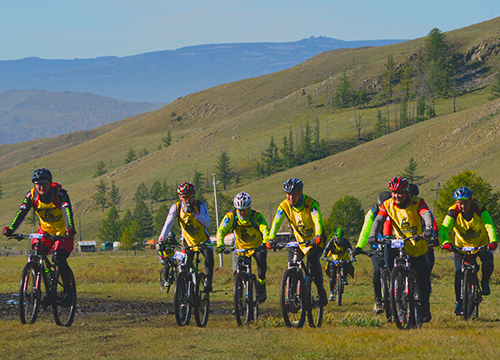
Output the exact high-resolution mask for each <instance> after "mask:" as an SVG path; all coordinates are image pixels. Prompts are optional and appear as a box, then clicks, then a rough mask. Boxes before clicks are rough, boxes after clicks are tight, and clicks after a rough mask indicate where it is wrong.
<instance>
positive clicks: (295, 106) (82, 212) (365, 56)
mask: <svg viewBox="0 0 500 360" xmlns="http://www.w3.org/2000/svg"><path fill="white" fill-rule="evenodd" d="M499 28H500V19H494V20H492V21H488V22H485V23H481V24H477V25H474V26H471V27H468V28H465V29H460V30H456V31H454V32H452V33H448V34H447V35H448V37H449V38H452V39H455V41H456V43H457V44H459V45H460V47H461V49H462V52H463V53H464V54H467V53H468V52H469V51H474V53H476V52H477V51H483V50H478V49H485V48H487V46H484V45H485V44H492V43H494V42H492V41H490V40H489V39H491V38H492V36H495V34H497V35H496V36H497V37H498V29H499ZM423 42H424V39H416V40H412V41H408V42H405V43H401V44H396V45H391V46H386V47H381V48H359V49H352V50H350V49H341V50H334V51H329V52H325V53H322V54H320V55H318V56H316V57H314V58H312V59H310V60H308V61H306V62H304V63H302V64H300V65H297V66H295V67H293V68H291V69H288V70H284V71H280V72H277V73H273V74H270V75H266V76H261V77H257V78H252V79H246V80H242V81H238V82H235V83H231V84H225V85H220V86H217V87H214V88H210V89H208V90H205V91H201V92H198V93H194V94H191V95H188V96H186V97H183V98H180V99H178V100H176V101H174V102H172V103H171V104H168V105H167V106H165V107H164V108H162V109H160V110H158V111H155V112H153V113H148V114H144V115H143V116H141V117H138V118H136V119H134V120H132V121H127V122H124V123H121V124H120V125H119V126H116V127H114V128H112V129H110V128H109V129H108V130H109V131H103V132H102V133H101V134H99V135H97V134H96V136H95V137H93V138H92V139H89V140H87V141H84V142H81V143H78V144H76V143H75V146H68V147H66V148H65V150H64V151H56V149H54V148H53V150H52V152H51V153H50V154H48V155H46V156H41V157H38V158H32V159H26V160H27V161H26V162H25V163H23V164H20V165H18V166H15V167H11V168H7V167H8V165H7V162H4V161H3V157H5V156H11V155H12V154H13V151H14V148H13V147H11V148H9V149H6V148H4V147H0V151H2V154H3V156H2V158H0V163H2V164H5V166H6V167H5V168H4V170H3V171H2V172H1V173H0V182H1V183H2V186H3V192H4V196H3V198H2V201H3V203H4V206H3V207H2V210H1V211H0V220H1V221H3V223H5V224H7V223H8V222H9V221H10V220H11V218H12V215H13V214H14V212H15V210H16V209H17V207H18V206H19V203H20V201H21V199H22V196H23V194H24V192H25V191H27V190H28V189H29V188H30V185H31V184H30V174H31V172H32V170H33V169H35V168H36V167H40V166H44V167H47V168H49V169H51V170H52V172H53V174H54V176H55V178H54V180H55V181H58V182H61V183H62V184H63V185H64V187H65V188H66V189H67V190H68V191H69V193H70V195H71V198H72V201H73V203H74V208H75V213H76V214H77V219H78V221H80V220H81V227H82V235H83V239H95V237H96V231H97V227H98V226H99V224H100V221H101V219H102V218H103V213H101V212H100V211H98V210H96V209H95V204H93V202H92V200H91V196H92V194H93V193H94V192H95V189H94V186H95V185H96V184H97V182H98V181H99V180H100V179H104V180H105V181H107V182H108V183H110V181H111V180H114V181H115V183H116V185H117V186H118V187H119V189H120V192H121V195H122V205H121V214H122V215H123V211H125V210H127V209H132V208H133V206H134V203H133V200H132V199H133V196H134V193H135V191H136V189H137V187H138V185H139V184H140V183H141V182H144V183H145V184H146V186H147V187H148V188H150V187H151V184H152V183H153V182H154V181H155V180H159V181H160V182H163V180H164V179H166V181H167V183H168V184H176V183H179V182H182V181H186V180H191V179H192V177H193V174H194V172H195V171H199V172H201V173H203V174H204V176H205V178H207V188H206V191H208V192H210V191H211V185H210V182H211V179H212V176H211V174H212V173H214V172H215V164H216V162H217V157H218V155H219V154H220V151H221V150H222V149H226V150H227V151H228V154H229V156H230V157H231V159H232V161H233V164H234V165H235V168H236V170H237V171H239V172H240V174H241V184H240V185H239V186H236V185H232V186H230V187H229V189H228V190H227V191H226V194H228V195H230V196H233V195H234V194H235V193H237V192H238V191H241V190H245V191H248V192H249V193H250V194H251V195H252V199H253V206H254V207H255V208H256V209H259V210H260V211H262V212H263V214H265V216H266V217H267V218H268V220H270V218H271V216H272V215H271V213H272V212H274V211H275V209H276V206H277V205H278V203H279V201H281V200H282V199H283V194H282V190H281V185H282V183H283V181H284V180H286V179H287V178H288V177H291V176H297V177H300V178H302V179H303V180H304V182H305V192H306V193H307V194H309V195H311V196H313V197H315V198H317V199H318V200H319V201H320V204H321V206H322V209H323V216H324V217H327V216H328V215H329V213H330V209H331V206H332V204H333V203H334V202H335V201H336V200H338V199H339V197H341V196H344V195H346V194H349V195H352V196H355V197H357V198H359V199H360V200H361V201H362V203H363V206H364V207H365V208H366V209H368V207H370V206H371V204H372V203H373V201H374V199H375V198H376V194H378V192H380V191H381V190H384V189H385V186H386V184H387V181H388V180H389V179H390V178H391V177H393V176H395V175H397V174H400V173H401V171H402V170H403V169H404V167H406V165H407V163H408V160H409V158H410V157H414V158H415V160H416V161H417V163H418V164H419V171H420V173H421V174H422V175H424V176H425V180H424V182H423V184H422V185H421V195H422V196H423V197H424V198H426V199H428V202H429V203H430V204H431V207H432V200H433V198H434V196H435V194H434V193H433V192H432V191H431V189H434V188H435V187H436V186H437V183H438V182H440V183H441V184H443V183H444V182H445V181H446V180H447V179H449V177H450V176H452V175H454V174H456V173H458V172H460V171H462V170H465V169H470V170H477V171H478V173H479V175H480V176H482V177H483V178H484V179H485V180H486V181H488V182H490V183H491V184H492V185H493V187H494V190H495V191H498V190H499V187H500V184H499V180H498V179H499V175H500V174H499V172H500V168H498V167H496V166H492V164H495V162H494V159H495V157H496V156H498V153H499V150H500V149H499V146H500V142H499V141H498V140H499V134H500V128H499V127H500V109H499V108H500V100H496V101H493V102H488V101H487V96H488V88H487V87H484V85H485V84H486V80H483V81H484V83H483V85H482V86H481V87H479V88H475V91H473V92H468V93H464V94H461V96H459V97H458V98H457V109H458V110H459V111H458V112H456V113H453V110H452V99H445V100H441V101H439V102H438V103H437V106H436V112H437V114H438V117H435V118H433V119H429V120H426V121H424V122H420V123H417V124H415V125H412V126H410V127H407V128H404V129H401V130H399V131H396V132H393V133H391V134H389V135H386V136H383V137H381V138H378V139H376V140H373V141H370V142H367V143H363V142H361V143H360V145H359V146H357V147H355V148H352V149H349V150H348V151H344V152H341V153H338V154H336V155H333V156H330V157H327V158H324V159H322V160H319V161H316V162H313V163H309V164H307V165H303V166H300V167H296V168H294V169H290V170H287V171H284V172H281V173H278V174H275V175H272V176H270V177H267V178H264V179H257V178H256V177H255V176H254V175H253V168H254V167H255V164H256V162H257V160H258V159H259V158H260V153H261V152H262V151H263V150H264V149H265V148H266V147H267V146H268V144H269V141H270V139H271V136H273V137H274V139H275V140H276V142H277V143H278V146H281V139H282V138H283V136H285V135H288V134H289V131H290V129H293V130H294V131H296V132H297V133H298V132H300V130H301V129H303V127H304V126H305V124H306V122H307V121H315V119H318V120H319V124H320V129H321V137H322V138H334V139H339V140H347V139H352V138H354V137H356V131H355V128H354V126H353V122H352V117H353V112H352V109H343V110H329V106H328V101H327V90H328V89H329V86H331V84H332V83H335V82H338V81H339V78H340V77H341V76H342V70H343V69H346V68H347V71H349V73H350V74H351V76H352V78H353V79H355V83H358V84H361V83H364V82H373V83H375V82H376V81H377V80H378V81H379V80H380V75H381V73H382V69H383V67H384V64H385V61H386V59H387V56H388V55H389V54H393V55H394V58H395V61H396V63H397V64H399V63H401V62H402V60H405V59H407V58H408V57H410V56H411V55H412V54H413V53H414V52H415V51H416V49H418V48H419V47H420V46H422V44H423ZM474 49H476V50H474ZM492 49H493V50H492V51H494V50H495V49H496V47H494V46H493V47H492ZM493 55H494V54H493ZM482 59H484V60H483V62H484V65H485V67H486V68H489V70H488V71H484V70H481V71H477V70H476V74H475V75H474V76H476V78H479V79H488V77H490V76H491V74H493V73H494V72H496V71H497V70H498V63H497V62H498V59H497V57H495V56H491V55H490V53H488V52H484V53H483V57H482ZM346 64H347V65H346ZM469 64H470V62H469V63H468V62H464V66H468V65H469ZM476 69H477V67H476ZM332 74H333V75H332ZM304 92H305V93H306V94H307V95H310V96H309V97H308V96H303V95H302V94H303V93H304ZM376 111H377V109H376V108H366V109H364V110H363V116H364V119H365V121H366V126H367V127H366V131H367V132H370V131H372V130H373V124H374V122H375V119H376ZM101 131H102V130H101ZM168 131H171V132H172V138H173V143H172V145H170V146H169V147H167V148H162V149H161V150H158V145H159V144H160V143H161V137H162V136H165V135H166V133H167V132H168ZM16 146H17V148H16V149H15V151H22V146H20V144H17V145H16ZM28 146H32V144H31V143H30V144H29V145H28V144H26V147H24V150H26V149H27V147H28ZM55 146H56V145H55V144H54V145H53V147H55ZM130 148H134V149H136V150H137V151H139V150H140V149H143V148H147V149H148V151H149V155H147V156H144V157H142V158H140V159H139V160H136V161H134V162H132V163H129V164H127V165H123V158H124V156H125V153H126V151H127V150H128V149H130ZM9 154H10V155H9ZM99 161H105V163H106V166H107V169H108V173H107V174H105V175H103V176H102V177H101V178H96V179H93V178H92V175H93V174H94V172H95V169H96V164H97V163H98V162H99ZM207 198H209V201H210V202H211V200H210V196H207ZM158 206H159V204H153V208H154V209H157V208H158Z"/></svg>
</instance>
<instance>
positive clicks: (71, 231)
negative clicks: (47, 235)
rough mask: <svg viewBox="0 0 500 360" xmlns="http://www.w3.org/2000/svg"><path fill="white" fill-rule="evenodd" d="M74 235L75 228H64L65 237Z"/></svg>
mask: <svg viewBox="0 0 500 360" xmlns="http://www.w3.org/2000/svg"><path fill="white" fill-rule="evenodd" d="M75 235H76V230H75V229H72V228H69V229H66V236H67V237H69V238H70V237H73V236H75Z"/></svg>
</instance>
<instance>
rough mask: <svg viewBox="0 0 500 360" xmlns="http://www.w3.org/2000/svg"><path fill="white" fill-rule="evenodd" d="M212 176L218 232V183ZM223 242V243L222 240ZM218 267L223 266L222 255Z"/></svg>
mask: <svg viewBox="0 0 500 360" xmlns="http://www.w3.org/2000/svg"><path fill="white" fill-rule="evenodd" d="M212 176H213V178H214V181H213V184H214V203H215V222H216V224H217V230H218V229H219V208H218V206H217V184H218V181H217V180H216V178H215V176H216V175H215V174H212ZM217 230H216V231H217ZM216 234H217V233H216ZM223 241H224V239H223ZM219 266H220V267H223V266H224V259H223V257H222V253H220V254H219Z"/></svg>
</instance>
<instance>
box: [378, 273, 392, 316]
mask: <svg viewBox="0 0 500 360" xmlns="http://www.w3.org/2000/svg"><path fill="white" fill-rule="evenodd" d="M380 281H381V282H382V303H383V305H384V312H385V317H386V319H387V320H388V321H392V310H391V294H390V291H391V290H390V288H391V276H390V274H389V270H387V269H384V270H382V273H381V274H380Z"/></svg>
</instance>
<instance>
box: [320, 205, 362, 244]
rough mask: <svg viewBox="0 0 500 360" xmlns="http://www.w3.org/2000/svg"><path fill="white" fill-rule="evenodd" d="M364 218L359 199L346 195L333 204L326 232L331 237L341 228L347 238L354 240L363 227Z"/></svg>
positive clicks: (326, 224)
mask: <svg viewBox="0 0 500 360" xmlns="http://www.w3.org/2000/svg"><path fill="white" fill-rule="evenodd" d="M364 217H365V213H364V211H363V208H362V206H361V202H360V201H359V199H357V198H355V197H353V196H350V195H345V196H344V197H343V198H341V199H339V200H337V201H336V202H335V203H334V204H333V206H332V211H331V213H330V217H329V218H328V220H327V221H326V223H325V231H326V232H327V235H328V236H331V235H332V234H333V232H334V230H335V229H336V228H338V227H341V228H342V229H343V230H344V233H345V237H346V238H349V239H354V238H355V237H356V236H357V235H358V234H359V232H360V231H361V228H362V227H363V221H364Z"/></svg>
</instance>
